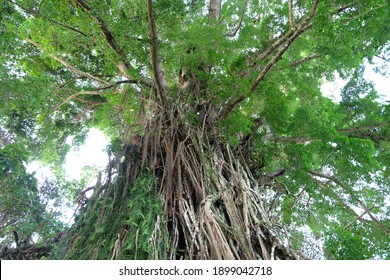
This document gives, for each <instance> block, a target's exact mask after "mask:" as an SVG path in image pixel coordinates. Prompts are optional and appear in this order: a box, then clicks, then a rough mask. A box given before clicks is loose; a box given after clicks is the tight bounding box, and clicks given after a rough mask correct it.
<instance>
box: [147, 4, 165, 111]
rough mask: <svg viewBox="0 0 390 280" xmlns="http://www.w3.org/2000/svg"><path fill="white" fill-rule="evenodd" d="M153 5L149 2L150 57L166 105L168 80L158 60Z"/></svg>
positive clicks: (158, 89)
mask: <svg viewBox="0 0 390 280" xmlns="http://www.w3.org/2000/svg"><path fill="white" fill-rule="evenodd" d="M152 5H153V3H152V0H148V17H149V32H150V39H151V43H150V55H151V59H152V66H153V75H154V79H155V81H156V86H157V93H158V94H159V96H160V99H161V102H162V103H163V104H164V103H165V92H166V84H167V83H166V80H165V77H164V74H163V71H162V68H161V65H160V62H159V59H158V39H157V33H156V24H155V22H154V16H153V6H152Z"/></svg>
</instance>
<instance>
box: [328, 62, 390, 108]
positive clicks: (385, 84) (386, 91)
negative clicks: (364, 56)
mask: <svg viewBox="0 0 390 280" xmlns="http://www.w3.org/2000/svg"><path fill="white" fill-rule="evenodd" d="M384 64H386V63H384V62H383V61H380V60H378V59H374V64H369V63H365V65H364V66H365V70H364V75H365V78H366V79H367V80H368V81H370V82H372V83H373V84H374V86H375V89H376V91H377V92H378V95H379V96H380V99H381V100H382V101H386V100H390V79H389V77H385V76H383V75H381V74H379V73H376V72H375V71H374V68H375V67H376V66H383V65H384ZM348 81H349V79H342V78H340V76H339V75H338V74H337V73H335V77H334V80H333V81H325V82H324V83H323V84H322V86H321V92H322V94H323V95H324V96H325V97H329V98H330V99H332V100H334V101H335V102H340V101H341V90H342V89H343V87H344V86H345V85H346V84H347V83H348Z"/></svg>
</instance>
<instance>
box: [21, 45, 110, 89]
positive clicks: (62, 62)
mask: <svg viewBox="0 0 390 280" xmlns="http://www.w3.org/2000/svg"><path fill="white" fill-rule="evenodd" d="M26 41H27V42H29V43H31V44H33V45H34V46H36V47H37V48H38V49H41V46H40V45H39V44H38V43H37V42H35V41H33V40H31V39H26ZM50 56H51V58H53V59H55V60H57V61H58V62H60V63H61V64H62V65H64V66H65V67H66V68H67V69H69V70H70V71H72V72H74V73H76V74H77V75H80V76H81V77H85V78H88V79H91V80H93V81H95V82H98V83H100V84H103V85H106V86H109V85H110V83H109V82H107V81H105V80H102V79H100V78H98V77H95V76H93V75H91V74H89V73H86V72H83V71H81V70H79V69H77V68H75V67H73V66H71V65H70V64H69V63H68V62H67V61H65V60H64V59H62V58H60V57H58V56H56V55H53V54H52V55H50Z"/></svg>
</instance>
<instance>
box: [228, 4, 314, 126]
mask: <svg viewBox="0 0 390 280" xmlns="http://www.w3.org/2000/svg"><path fill="white" fill-rule="evenodd" d="M319 2H320V0H316V1H315V2H314V4H313V6H312V8H311V10H310V13H309V15H308V16H307V17H306V18H305V19H304V20H303V21H302V22H301V23H300V24H299V26H298V28H293V29H291V30H290V31H289V32H287V33H286V35H285V36H283V37H282V38H280V39H279V40H278V41H277V42H275V43H274V44H273V45H272V46H271V47H270V48H269V49H268V50H267V51H266V52H265V53H263V54H262V55H261V57H260V58H261V59H265V58H266V57H268V56H269V55H271V54H272V53H273V52H274V51H275V50H276V49H278V48H279V47H281V48H280V50H279V51H278V52H277V53H276V54H275V55H274V57H273V58H272V59H271V60H270V61H269V62H268V63H267V65H266V66H265V67H264V68H263V70H261V72H260V73H259V75H258V76H257V78H256V80H255V82H254V83H253V85H252V87H251V89H250V91H249V92H247V93H243V94H241V95H240V96H238V97H237V98H236V99H234V100H233V101H232V102H230V103H229V104H228V105H227V107H226V108H225V109H224V110H223V111H222V113H221V115H220V119H225V118H226V117H227V116H228V115H229V114H230V112H232V111H233V110H234V109H235V108H236V107H237V105H238V104H239V103H241V102H242V101H244V100H245V99H246V98H248V97H249V96H250V95H252V94H253V93H254V92H255V91H256V89H257V87H258V86H259V84H260V82H261V81H263V80H264V79H265V76H266V75H267V74H268V72H269V71H270V70H271V68H272V67H273V66H274V65H275V64H276V63H277V62H278V61H279V60H280V59H282V57H283V55H284V53H285V52H286V51H287V50H288V49H289V48H290V46H291V45H292V44H293V43H294V41H295V40H296V39H297V38H298V37H299V36H300V35H301V34H302V33H304V32H305V31H306V30H308V29H309V28H310V27H311V26H312V25H313V23H312V19H313V17H314V16H315V14H316V11H317V8H318V5H319Z"/></svg>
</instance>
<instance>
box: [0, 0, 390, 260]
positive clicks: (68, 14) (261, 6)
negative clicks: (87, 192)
mask: <svg viewBox="0 0 390 280" xmlns="http://www.w3.org/2000/svg"><path fill="white" fill-rule="evenodd" d="M217 2H218V1H214V0H211V1H181V0H174V1H166V0H159V1H140V0H131V1H130V0H127V1H119V0H110V1H106V0H104V1H83V0H72V1H55V0H45V1H38V0H0V84H1V87H0V98H1V100H2V101H3V102H0V113H1V117H0V148H1V150H0V172H1V178H0V182H1V186H0V194H1V196H0V200H1V205H2V206H1V208H0V214H1V217H4V219H5V220H6V221H7V222H6V223H4V222H1V223H2V224H1V225H0V226H1V227H3V228H5V227H6V230H5V231H2V232H1V233H0V238H5V241H4V242H3V243H4V244H7V245H9V244H11V243H12V236H11V235H10V233H11V232H12V230H14V229H16V228H17V229H18V231H20V233H21V234H22V235H25V236H32V235H34V234H38V235H39V236H40V237H41V238H42V240H44V241H48V242H49V241H50V240H51V239H50V234H52V233H54V232H58V231H62V226H63V225H62V224H61V222H59V218H58V216H57V214H56V211H57V210H53V209H54V208H56V207H54V208H53V209H52V210H50V209H49V208H50V207H48V206H47V205H50V204H55V203H57V202H58V205H59V204H61V201H62V202H63V201H66V200H69V199H71V198H72V199H74V198H75V197H76V196H79V195H80V194H83V191H82V190H81V191H80V189H79V188H82V187H85V186H84V185H85V184H86V181H87V177H88V174H89V173H91V174H98V171H97V170H89V171H88V170H86V172H85V178H84V180H83V182H81V183H74V182H66V181H65V180H63V179H62V178H61V174H62V163H63V161H64V159H65V156H66V153H67V152H68V151H69V149H70V146H69V145H68V144H67V142H66V140H67V138H68V137H69V136H73V137H74V139H75V141H74V145H80V144H81V143H82V142H83V141H84V139H85V137H86V134H87V132H88V130H89V128H91V127H96V128H99V129H101V130H102V131H104V132H105V133H106V134H107V135H108V136H109V138H110V139H112V141H111V144H110V146H109V147H108V152H109V154H110V157H111V160H112V162H110V164H109V166H108V168H107V172H103V173H104V174H105V177H104V180H103V181H104V182H103V183H102V182H100V186H99V180H98V182H97V184H96V186H95V189H94V191H93V193H94V194H93V196H95V197H93V198H92V199H91V200H90V201H89V202H87V200H85V198H84V197H81V200H80V201H81V202H82V203H81V204H80V205H78V206H77V205H74V208H76V207H79V208H77V209H78V210H77V211H76V217H75V224H74V225H73V226H72V227H71V228H69V229H68V230H67V232H66V234H65V235H64V239H63V241H62V243H61V245H58V248H57V250H55V252H56V253H55V254H54V255H53V258H71V259H83V258H84V259H90V258H93V259H109V258H126V259H128V258H130V259H135V258H145V259H147V258H210V256H214V257H221V258H222V256H223V257H226V258H274V257H280V258H300V257H299V256H297V253H296V252H297V251H300V250H301V251H305V248H308V247H309V246H308V244H307V243H308V242H311V241H309V240H310V238H309V237H310V236H311V237H313V236H314V237H313V238H314V239H316V240H317V241H318V242H319V243H321V244H320V245H321V246H323V247H324V253H323V254H321V253H318V252H312V253H310V254H309V255H310V257H314V258H322V257H326V258H334V259H377V258H381V259H386V258H389V255H388V252H386V249H387V248H388V246H389V236H390V224H389V219H388V217H389V211H390V210H389V196H390V182H389V180H388V178H389V175H390V169H389V166H390V150H389V147H390V141H389V139H390V138H389V136H390V125H389V124H390V115H389V106H390V105H389V104H388V102H386V101H383V99H382V98H381V97H380V96H379V95H378V93H377V92H376V90H375V87H374V85H373V84H372V83H371V82H369V81H367V80H366V79H365V77H364V67H366V65H367V62H370V61H373V59H374V58H375V57H377V58H380V59H381V60H382V61H383V62H384V63H383V65H379V66H378V69H377V71H378V72H381V73H382V74H384V75H385V76H386V75H387V76H388V71H387V70H386V69H387V68H388V50H389V39H390V37H389V36H390V35H389V34H390V32H389V27H390V16H389V15H390V6H389V5H387V1H385V0H369V1H352V2H351V1H344V0H337V1H335V0H322V1H319V0H312V1H258V0H248V1H241V0H235V1H222V2H224V3H223V4H222V6H221V8H220V10H219V13H220V16H218V15H217V14H218V13H217V14H212V13H211V10H210V12H208V11H209V9H208V8H209V7H208V6H207V5H208V4H210V5H211V4H213V3H217ZM289 4H292V5H291V6H292V9H291V8H290V6H289ZM154 33H155V34H154ZM336 73H337V74H338V75H339V76H340V77H342V78H346V79H348V82H347V84H346V85H345V87H344V88H343V89H342V91H341V101H340V102H336V101H333V100H331V99H329V98H327V97H324V96H323V95H322V93H321V90H320V89H321V85H322V83H323V81H324V80H330V81H333V80H335V77H336ZM129 150H131V151H129ZM130 157H131V159H130ZM33 160H39V161H40V162H42V163H44V164H46V165H47V166H50V167H51V168H52V169H53V170H54V172H55V174H56V176H57V178H56V181H46V182H45V183H44V184H43V185H42V186H40V187H37V184H38V183H37V180H36V179H34V176H33V174H28V173H27V172H26V171H25V165H26V164H27V162H31V161H33ZM88 172H89V173H88ZM89 176H91V175H90V174H89ZM119 194H121V195H119ZM161 200H162V201H163V202H161ZM49 201H50V202H49ZM54 201H57V202H54ZM208 203H209V204H210V207H209V208H207V207H206V206H208V205H209V204H208ZM183 205H184V206H183ZM56 209H57V208H56ZM208 211H209V212H208ZM248 211H249V212H250V211H252V212H250V214H248V213H249V212H248ZM210 213H212V215H211V214H210ZM254 213H256V215H255V214H254ZM208 214H209V215H208ZM212 219H215V220H212ZM42 225H45V226H44V227H43V226H42ZM277 225H282V227H278V226H277ZM43 228H44V229H43ZM211 228H212V230H211ZM279 228H281V229H279ZM287 229H289V230H290V232H291V234H292V236H289V234H288V233H287V232H288V230H287ZM240 230H242V232H241V233H242V234H241V233H240V232H239V231H240ZM308 231H310V233H308ZM206 232H207V234H206ZM259 232H262V235H261V234H260V233H259ZM258 236H261V237H258ZM151 237H152V238H151ZM276 237H277V238H278V240H280V244H282V243H283V244H282V245H280V244H278V243H277V242H276V243H275V238H276ZM153 238H154V239H153ZM213 238H216V239H217V240H218V242H219V243H218V242H217V243H218V244H220V245H221V244H225V247H224V246H222V245H221V246H222V247H223V249H221V251H218V250H217V249H215V248H214V249H215V250H213V245H212V244H213V242H212V241H215V240H213ZM240 238H241V239H240ZM150 240H154V241H155V243H153V244H152V243H150V242H151V241H150ZM194 240H196V241H194ZM233 240H235V241H233ZM259 240H261V241H259ZM169 242H171V243H172V244H174V245H172V246H171V247H172V248H170V247H169V246H168V245H167V244H168V243H169ZM229 242H230V243H229ZM313 242H314V241H313ZM86 243H88V244H91V245H88V246H86V245H85V244H86ZM214 243H216V241H215V242H214ZM175 246H176V247H177V248H173V247H175ZM191 246H192V247H191ZM321 246H320V247H321ZM189 248H191V249H189ZM194 248H197V249H194ZM248 248H249V249H248ZM272 248H273V249H272ZM275 248H277V249H275ZM175 250H176V251H175ZM192 250H194V251H192ZM196 250H198V252H195V251H196ZM190 251H191V252H190ZM306 251H307V250H306ZM272 252H273V253H272ZM301 257H302V256H301Z"/></svg>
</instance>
